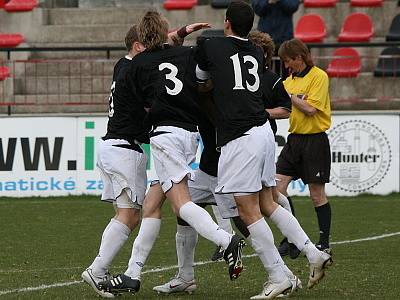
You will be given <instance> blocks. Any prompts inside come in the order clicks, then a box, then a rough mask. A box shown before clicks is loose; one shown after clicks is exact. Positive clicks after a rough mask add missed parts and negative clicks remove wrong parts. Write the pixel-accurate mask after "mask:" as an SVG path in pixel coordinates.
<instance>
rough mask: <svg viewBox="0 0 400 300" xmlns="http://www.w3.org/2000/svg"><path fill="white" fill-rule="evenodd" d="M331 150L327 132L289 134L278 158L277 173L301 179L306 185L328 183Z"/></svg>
mask: <svg viewBox="0 0 400 300" xmlns="http://www.w3.org/2000/svg"><path fill="white" fill-rule="evenodd" d="M330 171H331V149H330V146H329V139H328V136H327V135H326V133H325V132H321V133H315V134H293V133H291V134H289V136H288V140H287V142H286V144H285V146H284V147H283V149H282V151H281V154H280V155H279V157H278V162H277V165H276V173H277V174H281V175H286V176H291V177H293V179H298V178H301V180H303V182H304V183H306V184H307V183H328V182H329V176H330Z"/></svg>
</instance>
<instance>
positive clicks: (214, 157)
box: [199, 115, 221, 177]
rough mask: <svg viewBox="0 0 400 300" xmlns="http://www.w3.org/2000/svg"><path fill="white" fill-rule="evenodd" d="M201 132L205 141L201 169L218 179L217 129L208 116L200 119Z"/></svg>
mask: <svg viewBox="0 0 400 300" xmlns="http://www.w3.org/2000/svg"><path fill="white" fill-rule="evenodd" d="M199 132H200V136H201V140H202V141H203V147H204V148H203V152H201V157H200V165H199V168H200V170H202V171H203V172H204V173H206V174H208V175H211V176H214V177H217V173H218V160H219V156H220V154H221V153H220V152H218V151H217V144H216V138H217V136H216V133H215V127H214V125H213V124H212V123H211V122H210V120H209V119H208V117H207V116H205V115H203V116H202V117H201V118H199Z"/></svg>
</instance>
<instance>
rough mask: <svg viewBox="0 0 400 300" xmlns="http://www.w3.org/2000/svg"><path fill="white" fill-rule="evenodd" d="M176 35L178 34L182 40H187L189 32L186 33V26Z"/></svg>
mask: <svg viewBox="0 0 400 300" xmlns="http://www.w3.org/2000/svg"><path fill="white" fill-rule="evenodd" d="M176 34H177V35H178V36H179V37H180V38H181V39H183V38H185V37H186V36H187V35H188V32H187V31H186V25H185V26H183V27H181V28H180V29H179V30H178V31H177V32H176Z"/></svg>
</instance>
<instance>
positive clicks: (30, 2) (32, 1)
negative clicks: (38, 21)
mask: <svg viewBox="0 0 400 300" xmlns="http://www.w3.org/2000/svg"><path fill="white" fill-rule="evenodd" d="M38 5H39V2H38V1H37V0H10V1H9V2H7V3H6V4H5V5H4V10H6V11H8V12H24V11H31V10H33V9H34V8H35V7H37V6H38Z"/></svg>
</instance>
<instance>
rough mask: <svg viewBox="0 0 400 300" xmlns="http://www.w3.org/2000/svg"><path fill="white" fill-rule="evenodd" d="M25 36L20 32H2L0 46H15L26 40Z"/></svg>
mask: <svg viewBox="0 0 400 300" xmlns="http://www.w3.org/2000/svg"><path fill="white" fill-rule="evenodd" d="M24 40H25V39H24V37H23V36H22V35H21V34H19V33H14V34H9V33H0V48H13V47H17V46H18V45H19V44H21V43H22V42H24Z"/></svg>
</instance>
